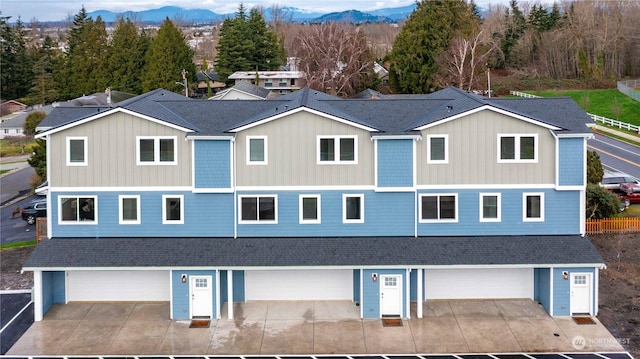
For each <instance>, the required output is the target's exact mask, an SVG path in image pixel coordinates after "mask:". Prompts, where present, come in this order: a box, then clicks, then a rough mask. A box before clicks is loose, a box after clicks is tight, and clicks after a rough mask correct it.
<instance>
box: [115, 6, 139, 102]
mask: <svg viewBox="0 0 640 359" xmlns="http://www.w3.org/2000/svg"><path fill="white" fill-rule="evenodd" d="M147 47H148V41H147V39H146V36H145V35H144V34H139V33H138V29H137V27H136V25H135V24H134V23H133V22H132V21H131V20H130V19H127V20H124V19H123V18H120V19H118V24H117V25H116V29H115V31H114V32H113V37H112V40H111V46H110V47H109V50H110V51H109V61H108V66H107V68H108V74H109V77H110V79H111V80H110V81H109V87H110V88H111V89H113V90H118V91H123V92H129V93H133V94H140V93H142V79H143V72H142V71H143V69H144V65H145V55H146V52H147Z"/></svg>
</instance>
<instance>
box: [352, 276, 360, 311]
mask: <svg viewBox="0 0 640 359" xmlns="http://www.w3.org/2000/svg"><path fill="white" fill-rule="evenodd" d="M353 301H354V302H355V303H360V269H354V270H353Z"/></svg>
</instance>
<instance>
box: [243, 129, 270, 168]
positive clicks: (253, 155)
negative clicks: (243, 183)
mask: <svg viewBox="0 0 640 359" xmlns="http://www.w3.org/2000/svg"><path fill="white" fill-rule="evenodd" d="M247 164H248V165H266V164H267V137H266V136H253V137H247Z"/></svg>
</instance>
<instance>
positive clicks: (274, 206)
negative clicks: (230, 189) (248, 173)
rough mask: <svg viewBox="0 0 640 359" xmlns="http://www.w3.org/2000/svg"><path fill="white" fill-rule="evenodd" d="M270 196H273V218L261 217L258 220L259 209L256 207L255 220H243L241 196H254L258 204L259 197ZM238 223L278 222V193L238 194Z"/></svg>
mask: <svg viewBox="0 0 640 359" xmlns="http://www.w3.org/2000/svg"><path fill="white" fill-rule="evenodd" d="M261 197H262V198H264V197H270V198H273V211H274V219H272V220H271V219H269V220H267V219H263V220H260V209H259V208H258V218H257V219H256V220H255V221H249V220H243V219H242V199H243V198H256V199H257V200H258V201H257V202H258V206H259V205H260V198H261ZM238 223H239V224H278V195H275V194H245V195H238Z"/></svg>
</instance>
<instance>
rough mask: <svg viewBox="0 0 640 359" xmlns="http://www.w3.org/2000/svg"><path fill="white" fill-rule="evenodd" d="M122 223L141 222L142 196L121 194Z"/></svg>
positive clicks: (119, 197) (119, 198)
mask: <svg viewBox="0 0 640 359" xmlns="http://www.w3.org/2000/svg"><path fill="white" fill-rule="evenodd" d="M118 200H119V203H120V224H140V196H131V195H120V196H118Z"/></svg>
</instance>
